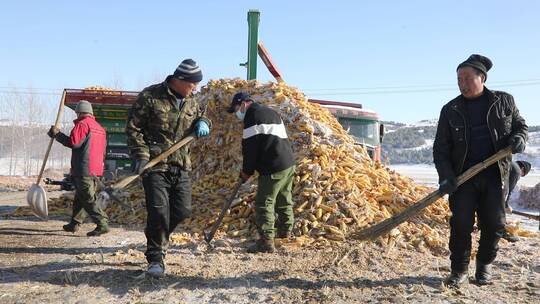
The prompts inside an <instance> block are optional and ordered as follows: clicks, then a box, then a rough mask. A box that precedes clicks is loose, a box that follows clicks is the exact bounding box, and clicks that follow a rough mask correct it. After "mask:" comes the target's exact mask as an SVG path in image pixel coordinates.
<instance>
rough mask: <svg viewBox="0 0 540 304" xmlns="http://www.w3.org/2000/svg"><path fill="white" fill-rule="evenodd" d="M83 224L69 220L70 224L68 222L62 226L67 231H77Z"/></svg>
mask: <svg viewBox="0 0 540 304" xmlns="http://www.w3.org/2000/svg"><path fill="white" fill-rule="evenodd" d="M80 226H81V224H79V223H77V222H74V221H71V222H69V224H66V225H64V226H62V229H64V231H67V232H73V233H75V232H77V230H79V227H80Z"/></svg>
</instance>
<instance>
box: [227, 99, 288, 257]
mask: <svg viewBox="0 0 540 304" xmlns="http://www.w3.org/2000/svg"><path fill="white" fill-rule="evenodd" d="M227 111H228V112H229V113H234V114H235V115H236V117H237V118H238V119H239V120H241V121H243V122H244V131H243V135H242V157H243V166H242V171H241V172H240V178H241V179H242V180H243V181H244V182H245V181H247V180H248V179H249V177H250V176H251V175H252V174H253V172H254V171H255V170H256V171H257V172H258V173H259V178H258V180H257V183H258V185H257V196H256V198H255V222H256V224H257V228H258V231H259V236H260V238H259V239H258V240H257V242H256V243H255V245H253V246H252V247H250V248H248V252H250V253H256V252H269V253H271V252H274V237H275V234H276V233H275V232H276V229H275V228H274V222H275V224H276V226H277V227H276V228H277V237H278V238H288V237H290V236H292V234H291V231H292V228H293V224H294V213H293V202H292V183H293V178H294V168H295V166H294V156H293V152H292V148H291V143H290V142H289V139H288V136H287V131H286V129H285V125H284V124H283V121H282V120H281V117H280V116H279V114H278V113H277V112H276V111H274V110H273V109H271V108H269V107H267V106H264V105H262V104H259V103H256V102H254V101H253V99H252V98H251V96H249V95H248V94H247V93H243V92H240V93H237V94H235V95H234V97H233V100H232V103H231V105H230V107H229V109H228V110H227ZM275 213H277V220H276V219H275V216H274V214H275Z"/></svg>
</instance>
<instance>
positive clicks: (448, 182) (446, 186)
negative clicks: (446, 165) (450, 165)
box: [439, 176, 458, 194]
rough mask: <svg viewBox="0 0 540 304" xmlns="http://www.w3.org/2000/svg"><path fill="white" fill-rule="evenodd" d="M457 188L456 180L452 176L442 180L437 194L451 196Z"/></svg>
mask: <svg viewBox="0 0 540 304" xmlns="http://www.w3.org/2000/svg"><path fill="white" fill-rule="evenodd" d="M457 187H458V184H457V179H456V177H455V176H452V177H449V178H447V179H445V180H443V181H442V182H441V183H440V184H439V192H441V193H444V194H452V193H454V192H455V191H456V189H457Z"/></svg>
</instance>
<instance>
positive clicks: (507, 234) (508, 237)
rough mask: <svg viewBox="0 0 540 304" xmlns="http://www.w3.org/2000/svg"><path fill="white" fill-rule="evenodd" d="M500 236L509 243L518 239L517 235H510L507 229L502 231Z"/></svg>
mask: <svg viewBox="0 0 540 304" xmlns="http://www.w3.org/2000/svg"><path fill="white" fill-rule="evenodd" d="M502 238H503V239H505V240H507V241H509V242H510V243H515V242H517V241H519V239H518V237H517V236H514V235H511V234H510V233H508V231H507V230H505V231H504V234H503V235H502Z"/></svg>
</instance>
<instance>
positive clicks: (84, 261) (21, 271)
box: [0, 192, 540, 303]
mask: <svg viewBox="0 0 540 304" xmlns="http://www.w3.org/2000/svg"><path fill="white" fill-rule="evenodd" d="M25 194H26V193H25V192H3V193H0V205H3V208H0V303H112V302H113V303H403V302H407V303H427V302H434V303H539V302H540V242H539V241H540V237H536V238H528V239H522V240H520V241H519V242H518V243H515V244H511V243H507V242H506V241H501V243H500V245H501V250H500V254H499V257H498V258H497V260H496V262H495V264H494V265H495V273H494V277H495V283H494V284H493V285H490V286H484V287H479V286H477V285H475V284H474V280H473V275H474V269H473V266H472V265H471V268H470V270H469V273H470V278H471V280H470V282H469V283H467V284H465V285H464V286H463V287H462V288H460V289H459V290H450V289H447V288H445V287H443V286H442V280H443V278H444V277H445V276H446V275H447V274H448V271H449V269H448V265H449V262H448V257H447V256H446V255H443V256H433V255H431V254H429V253H420V252H416V251H405V250H398V249H396V248H394V249H391V250H383V249H381V248H379V247H378V246H376V245H374V244H372V243H361V242H351V243H347V244H344V245H343V246H342V247H340V248H333V249H332V248H328V249H324V250H314V249H310V250H305V249H291V248H289V249H284V248H281V249H280V250H278V252H277V253H274V254H256V255H252V254H247V253H246V252H245V247H246V246H247V244H238V243H237V242H236V241H234V240H220V241H218V242H216V248H215V249H214V250H209V249H208V247H207V246H206V244H205V243H204V241H193V242H189V243H187V244H185V245H181V246H172V247H171V248H170V250H169V253H168V256H167V258H166V263H167V275H166V277H165V278H163V279H159V280H158V279H152V278H148V277H146V276H145V275H144V269H145V268H146V262H145V259H144V249H145V238H144V234H143V228H142V227H121V226H114V228H113V229H112V232H111V233H109V234H106V235H104V236H102V237H99V238H88V237H86V235H85V233H86V232H87V231H90V230H92V229H93V228H94V227H93V225H92V224H84V225H83V227H82V229H81V230H80V231H79V232H77V233H75V234H72V233H66V232H64V231H62V229H61V226H62V225H63V224H64V223H65V221H66V220H67V218H62V217H56V218H52V219H50V220H49V221H41V220H38V219H37V218H30V217H27V218H11V217H9V215H8V214H9V213H10V212H12V210H13V208H14V207H15V206H17V205H23V204H24V197H25ZM51 195H54V194H51ZM2 198H3V199H2Z"/></svg>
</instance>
